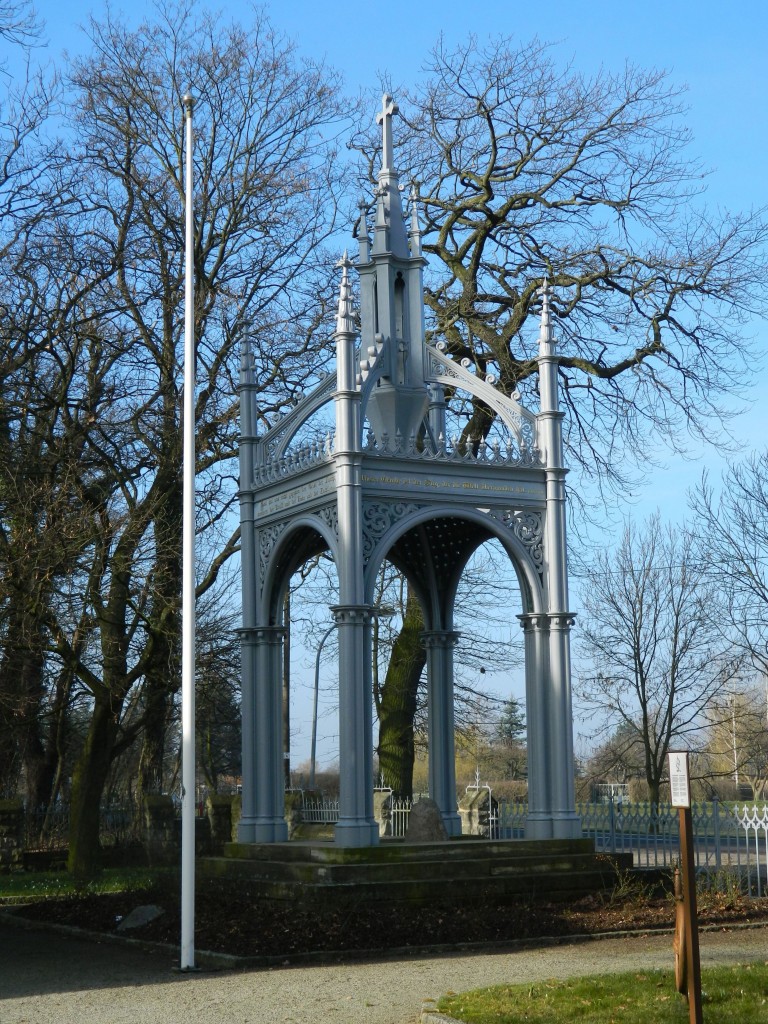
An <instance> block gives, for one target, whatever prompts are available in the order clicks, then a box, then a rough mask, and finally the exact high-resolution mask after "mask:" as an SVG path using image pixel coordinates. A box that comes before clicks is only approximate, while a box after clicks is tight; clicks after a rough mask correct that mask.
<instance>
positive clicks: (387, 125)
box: [376, 92, 400, 170]
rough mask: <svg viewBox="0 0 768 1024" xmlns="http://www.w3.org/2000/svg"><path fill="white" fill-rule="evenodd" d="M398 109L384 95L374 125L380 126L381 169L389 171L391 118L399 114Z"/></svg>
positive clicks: (388, 96) (391, 147) (390, 166)
mask: <svg viewBox="0 0 768 1024" xmlns="http://www.w3.org/2000/svg"><path fill="white" fill-rule="evenodd" d="M399 113H400V108H399V107H398V105H397V104H396V103H395V101H394V100H393V99H392V97H391V96H390V95H389V93H386V92H385V93H384V95H383V96H382V98H381V111H380V113H378V114H377V115H376V124H380V125H381V126H382V127H381V133H382V143H381V169H382V170H390V169H391V168H392V166H393V161H394V156H393V146H392V117H393V115H394V114H399Z"/></svg>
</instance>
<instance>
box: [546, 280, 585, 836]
mask: <svg viewBox="0 0 768 1024" xmlns="http://www.w3.org/2000/svg"><path fill="white" fill-rule="evenodd" d="M556 349H557V345H556V342H555V337H554V332H553V329H552V321H551V315H550V309H549V293H548V286H547V284H546V282H545V284H544V287H543V288H542V310H541V330H540V333H539V359H538V361H539V394H540V400H541V411H540V413H539V422H540V429H541V438H542V441H543V447H544V452H545V458H546V486H547V513H546V522H545V571H546V585H547V603H548V608H547V610H548V612H549V658H548V661H549V666H548V672H547V675H546V677H545V678H546V684H547V690H548V693H547V700H548V705H549V706H548V718H549V729H550V746H549V770H550V776H549V777H550V786H551V790H550V793H551V801H552V802H551V807H552V812H553V823H552V829H553V833H552V834H553V836H554V837H555V838H572V837H575V836H580V835H581V822H580V820H579V818H578V816H577V815H576V809H575V799H574V783H573V775H574V768H575V765H574V759H573V709H572V701H571V660H570V646H569V645H570V627H571V625H572V623H573V615H572V613H571V612H569V611H568V560H567V541H566V492H565V477H566V473H567V469H566V468H565V466H564V459H563V427H562V421H563V413H562V412H561V411H560V408H559V395H558V382H557V367H558V357H557V352H556Z"/></svg>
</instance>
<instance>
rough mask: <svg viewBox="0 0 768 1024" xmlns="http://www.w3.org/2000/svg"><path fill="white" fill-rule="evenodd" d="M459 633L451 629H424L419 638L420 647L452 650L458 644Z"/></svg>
mask: <svg viewBox="0 0 768 1024" xmlns="http://www.w3.org/2000/svg"><path fill="white" fill-rule="evenodd" d="M460 637H461V633H457V632H456V630H453V629H425V630H424V631H423V632H422V633H421V636H420V638H419V639H420V640H421V646H422V647H425V648H427V649H429V648H431V647H446V648H453V647H455V646H456V644H457V643H458V642H459V638H460Z"/></svg>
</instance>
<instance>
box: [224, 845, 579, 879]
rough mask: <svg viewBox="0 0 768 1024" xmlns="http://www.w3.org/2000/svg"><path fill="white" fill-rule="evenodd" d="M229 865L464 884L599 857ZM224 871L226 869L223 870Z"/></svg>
mask: <svg viewBox="0 0 768 1024" xmlns="http://www.w3.org/2000/svg"><path fill="white" fill-rule="evenodd" d="M209 860H213V858H209ZM219 860H220V861H223V862H224V863H225V864H226V863H239V864H241V865H244V867H243V871H242V873H243V874H245V875H248V876H249V877H251V878H266V879H275V880H285V881H291V880H293V881H297V882H305V883H309V882H313V883H314V884H316V885H336V884H347V883H351V884H354V883H356V882H358V881H372V882H386V881H397V880H403V881H406V880H407V881H418V880H420V879H423V878H427V879H428V878H435V879H444V880H452V879H453V880H456V881H463V880H466V879H470V878H471V879H479V878H493V877H496V876H500V875H505V876H513V875H540V874H542V873H552V872H555V873H566V872H573V871H585V870H587V871H588V870H591V869H592V868H593V867H594V863H595V855H594V853H591V854H578V853H577V854H572V855H571V856H568V855H566V854H560V855H549V856H539V857H534V856H525V857H515V856H509V855H501V856H496V857H493V856H491V857H481V856H477V857H473V858H472V859H468V858H467V859H462V860H461V861H451V860H431V859H430V860H412V861H409V860H391V861H385V862H383V863H371V864H364V863H360V862H358V863H353V864H349V863H342V864H333V863H330V864H329V863H317V862H311V861H297V860H293V861H279V860H258V861H257V860H247V859H246V860H242V859H241V860H238V859H230V858H219ZM220 870H225V869H223V868H221V869H220Z"/></svg>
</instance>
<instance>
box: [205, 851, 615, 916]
mask: <svg viewBox="0 0 768 1024" xmlns="http://www.w3.org/2000/svg"><path fill="white" fill-rule="evenodd" d="M631 866H632V857H631V854H629V855H627V854H619V855H616V856H612V857H610V858H608V857H606V856H604V855H597V854H595V852H594V846H593V844H592V842H591V841H590V840H588V839H568V840H566V839H551V840H506V841H498V842H489V841H488V840H484V839H472V838H463V837H462V838H456V839H451V840H448V841H447V842H443V843H404V842H401V841H397V840H392V841H382V843H381V844H380V845H379V846H374V847H365V848H352V849H350V848H341V847H337V846H334V844H333V843H324V842H316V841H309V842H301V841H298V842H297V841H292V842H289V843H272V844H254V845H250V844H245V843H229V844H227V846H226V847H225V853H224V856H222V857H205V858H202V859H201V860H200V861H199V862H198V872H199V874H200V875H201V877H209V878H210V877H225V878H231V879H242V880H244V881H245V880H247V881H248V883H249V890H250V892H252V893H254V894H255V895H257V896H260V897H263V898H267V899H277V900H292V899H302V900H307V899H309V900H326V899H330V900H334V899H338V898H341V897H345V896H354V897H355V899H361V898H362V899H367V900H390V901H391V900H415V901H420V902H429V901H432V900H436V899H444V898H446V897H450V898H461V899H474V898H478V897H482V896H493V897H494V898H502V899H505V900H518V899H533V900H535V899H541V900H544V899H546V900H572V899H575V898H578V897H580V896H584V895H586V894H587V893H589V892H595V891H599V890H603V889H606V888H610V887H611V886H612V885H613V884H614V882H615V878H616V872H617V870H625V869H627V868H630V867H631Z"/></svg>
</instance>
